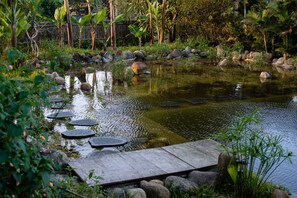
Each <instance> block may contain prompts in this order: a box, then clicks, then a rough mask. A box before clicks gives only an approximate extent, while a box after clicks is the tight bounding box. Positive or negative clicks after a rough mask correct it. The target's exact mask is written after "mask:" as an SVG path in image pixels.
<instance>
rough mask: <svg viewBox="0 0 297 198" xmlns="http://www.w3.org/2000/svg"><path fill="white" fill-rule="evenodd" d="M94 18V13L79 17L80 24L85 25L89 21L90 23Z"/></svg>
mask: <svg viewBox="0 0 297 198" xmlns="http://www.w3.org/2000/svg"><path fill="white" fill-rule="evenodd" d="M91 19H92V15H91V14H87V15H85V16H83V17H81V18H80V19H78V24H79V26H85V25H86V24H87V23H89V22H90V21H91Z"/></svg>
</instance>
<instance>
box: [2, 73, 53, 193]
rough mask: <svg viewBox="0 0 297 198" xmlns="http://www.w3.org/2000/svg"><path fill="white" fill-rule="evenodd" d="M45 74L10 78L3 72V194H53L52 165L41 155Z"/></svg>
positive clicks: (43, 132) (43, 142) (43, 138)
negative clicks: (30, 77)
mask: <svg viewBox="0 0 297 198" xmlns="http://www.w3.org/2000/svg"><path fill="white" fill-rule="evenodd" d="M44 79H45V76H41V75H38V76H36V77H35V78H34V80H33V81H27V82H24V81H16V80H8V79H6V78H4V77H3V76H2V74H1V73H0V195H1V197H12V196H13V197H32V196H41V195H42V196H44V195H49V193H50V188H49V178H50V173H51V171H52V164H51V161H50V160H49V159H47V158H46V157H44V156H42V155H41V154H40V150H41V146H42V144H45V143H46V139H47V134H46V133H45V131H44V129H42V128H41V126H43V125H42V124H41V122H40V119H41V118H42V117H43V113H42V110H41V107H42V106H43V104H44V103H43V101H44V100H45V99H46V93H45V92H44V91H42V87H43V84H44Z"/></svg>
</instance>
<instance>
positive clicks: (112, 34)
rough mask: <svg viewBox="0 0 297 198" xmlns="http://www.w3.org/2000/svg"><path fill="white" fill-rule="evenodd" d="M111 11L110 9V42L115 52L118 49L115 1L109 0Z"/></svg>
mask: <svg viewBox="0 0 297 198" xmlns="http://www.w3.org/2000/svg"><path fill="white" fill-rule="evenodd" d="M109 9H110V24H111V25H110V41H111V47H112V49H113V50H115V49H116V37H115V36H116V32H115V24H114V23H113V20H114V7H113V0H109Z"/></svg>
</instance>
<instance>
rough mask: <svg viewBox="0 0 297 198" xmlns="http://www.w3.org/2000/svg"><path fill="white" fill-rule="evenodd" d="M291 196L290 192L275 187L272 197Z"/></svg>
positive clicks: (285, 197)
mask: <svg viewBox="0 0 297 198" xmlns="http://www.w3.org/2000/svg"><path fill="white" fill-rule="evenodd" d="M289 197H290V196H289V195H288V193H286V192H284V191H282V190H280V189H273V191H272V194H271V198H289Z"/></svg>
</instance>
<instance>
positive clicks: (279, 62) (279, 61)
mask: <svg viewBox="0 0 297 198" xmlns="http://www.w3.org/2000/svg"><path fill="white" fill-rule="evenodd" d="M284 61H285V59H284V57H281V58H279V59H277V60H273V63H272V65H274V66H281V65H283V64H284Z"/></svg>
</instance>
